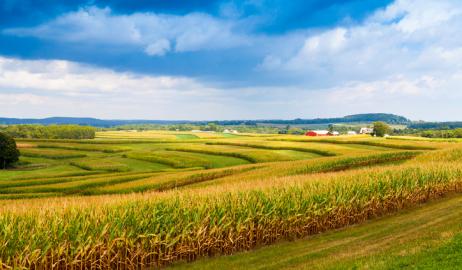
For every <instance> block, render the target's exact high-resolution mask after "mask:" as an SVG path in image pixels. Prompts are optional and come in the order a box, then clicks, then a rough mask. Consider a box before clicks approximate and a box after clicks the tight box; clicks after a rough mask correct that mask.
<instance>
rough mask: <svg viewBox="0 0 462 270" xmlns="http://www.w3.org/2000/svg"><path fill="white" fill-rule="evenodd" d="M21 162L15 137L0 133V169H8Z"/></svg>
mask: <svg viewBox="0 0 462 270" xmlns="http://www.w3.org/2000/svg"><path fill="white" fill-rule="evenodd" d="M18 160H19V151H18V149H17V148H16V142H15V141H14V139H13V137H11V136H9V135H7V134H5V133H0V168H2V169H6V168H7V167H8V166H9V165H11V164H12V163H14V162H16V161H18Z"/></svg>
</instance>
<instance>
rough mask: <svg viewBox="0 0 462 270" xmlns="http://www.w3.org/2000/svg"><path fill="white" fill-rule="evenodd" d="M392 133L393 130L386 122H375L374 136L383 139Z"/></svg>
mask: <svg viewBox="0 0 462 270" xmlns="http://www.w3.org/2000/svg"><path fill="white" fill-rule="evenodd" d="M390 132H391V128H390V126H389V125H387V124H386V123H384V122H380V121H379V122H374V132H373V133H372V135H374V136H377V137H383V136H385V134H389V133H390Z"/></svg>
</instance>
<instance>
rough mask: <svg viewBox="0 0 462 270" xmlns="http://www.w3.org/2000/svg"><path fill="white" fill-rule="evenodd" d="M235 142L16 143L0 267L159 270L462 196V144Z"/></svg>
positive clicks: (2, 185)
mask: <svg viewBox="0 0 462 270" xmlns="http://www.w3.org/2000/svg"><path fill="white" fill-rule="evenodd" d="M228 135H229V134H220V133H197V132H194V133H193V132H167V131H149V132H119V131H118V132H101V133H98V134H97V138H96V139H94V140H18V146H19V147H20V151H21V153H22V157H21V160H20V163H19V166H18V168H15V169H12V170H6V171H0V212H1V215H0V227H2V228H4V229H3V230H0V246H1V247H2V248H0V263H4V266H14V267H26V268H34V267H38V268H49V267H50V266H51V265H54V267H58V268H59V267H61V268H65V267H74V268H91V267H93V268H139V267H141V266H146V267H147V266H149V267H161V266H167V265H169V264H170V263H174V262H178V261H193V260H196V259H198V258H202V257H206V256H211V255H214V256H216V255H227V254H232V253H235V252H239V251H245V250H251V249H253V248H255V247H259V246H263V245H270V244H273V243H275V242H278V241H282V240H293V239H297V238H302V237H306V236H310V235H313V234H318V233H321V232H325V231H330V230H333V229H337V228H342V227H345V226H348V225H352V224H358V223H363V222H365V221H367V220H369V219H374V218H376V217H380V216H382V215H386V214H389V213H394V212H397V211H400V210H402V209H412V208H413V207H415V206H417V205H419V204H421V203H424V202H426V201H428V200H433V199H438V198H441V197H444V196H445V195H446V194H453V193H458V192H461V191H462V165H461V164H462V163H461V161H462V145H459V144H458V143H457V142H451V141H433V140H412V138H403V139H399V138H390V139H383V138H373V137H366V136H350V137H342V136H341V137H336V138H308V137H304V136H295V135H294V136H285V135H277V136H275V135H259V136H255V135H254V134H239V135H231V136H228ZM83 196H85V197H84V198H85V199H82V198H83ZM456 234H457V233H454V235H456ZM295 245H298V244H295ZM307 245H310V244H309V243H308V244H307ZM313 245H315V244H313ZM307 256H308V255H307ZM225 260H226V259H225ZM242 260H244V261H245V259H242ZM199 265H202V264H199ZM231 266H232V265H231V264H230V267H231ZM321 268H322V267H321ZM372 268H373V267H372Z"/></svg>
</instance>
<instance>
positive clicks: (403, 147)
mask: <svg viewBox="0 0 462 270" xmlns="http://www.w3.org/2000/svg"><path fill="white" fill-rule="evenodd" d="M271 140H272V141H273V140H274V141H289V142H306V143H332V144H360V145H367V146H377V147H385V148H392V149H401V150H435V149H436V148H435V147H430V146H422V145H417V144H416V145H412V144H393V143H384V142H381V141H372V140H371V141H368V140H338V139H312V140H305V139H271Z"/></svg>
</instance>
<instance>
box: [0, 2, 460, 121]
mask: <svg viewBox="0 0 462 270" xmlns="http://www.w3.org/2000/svg"><path fill="white" fill-rule="evenodd" d="M461 15H462V3H460V1H457V0H442V1H433V0H397V1H382V0H346V1H345V0H344V1H340V0H332V1H322V0H312V1H309V0H305V1H302V0H293V1H282V0H234V1H224V0H214V1H206V0H190V1H180V0H170V1H165V0H151V1H147V0H140V1H122V0H113V1H102V0H99V1H98V0H93V1H76V0H71V1H59V0H48V1H33V0H22V1H14V0H4V1H2V2H0V116H5V117H46V116H58V115H59V116H91V117H100V118H122V119H129V118H138V119H197V120H198V119H262V118H265V119H268V118H298V117H300V118H312V117H329V116H342V115H346V114H353V113H364V112H390V113H397V114H403V115H405V116H407V117H410V118H412V119H425V120H462V119H461V118H460V117H459V118H458V115H461V113H462V106H460V105H458V104H460V102H461V101H462V92H461V89H460V88H459V85H461V82H462V64H461V63H462V61H461V60H462V35H461V34H462V33H461V30H460V29H462V16H461ZM430 107H433V108H438V109H437V110H429V109H428V108H430Z"/></svg>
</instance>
